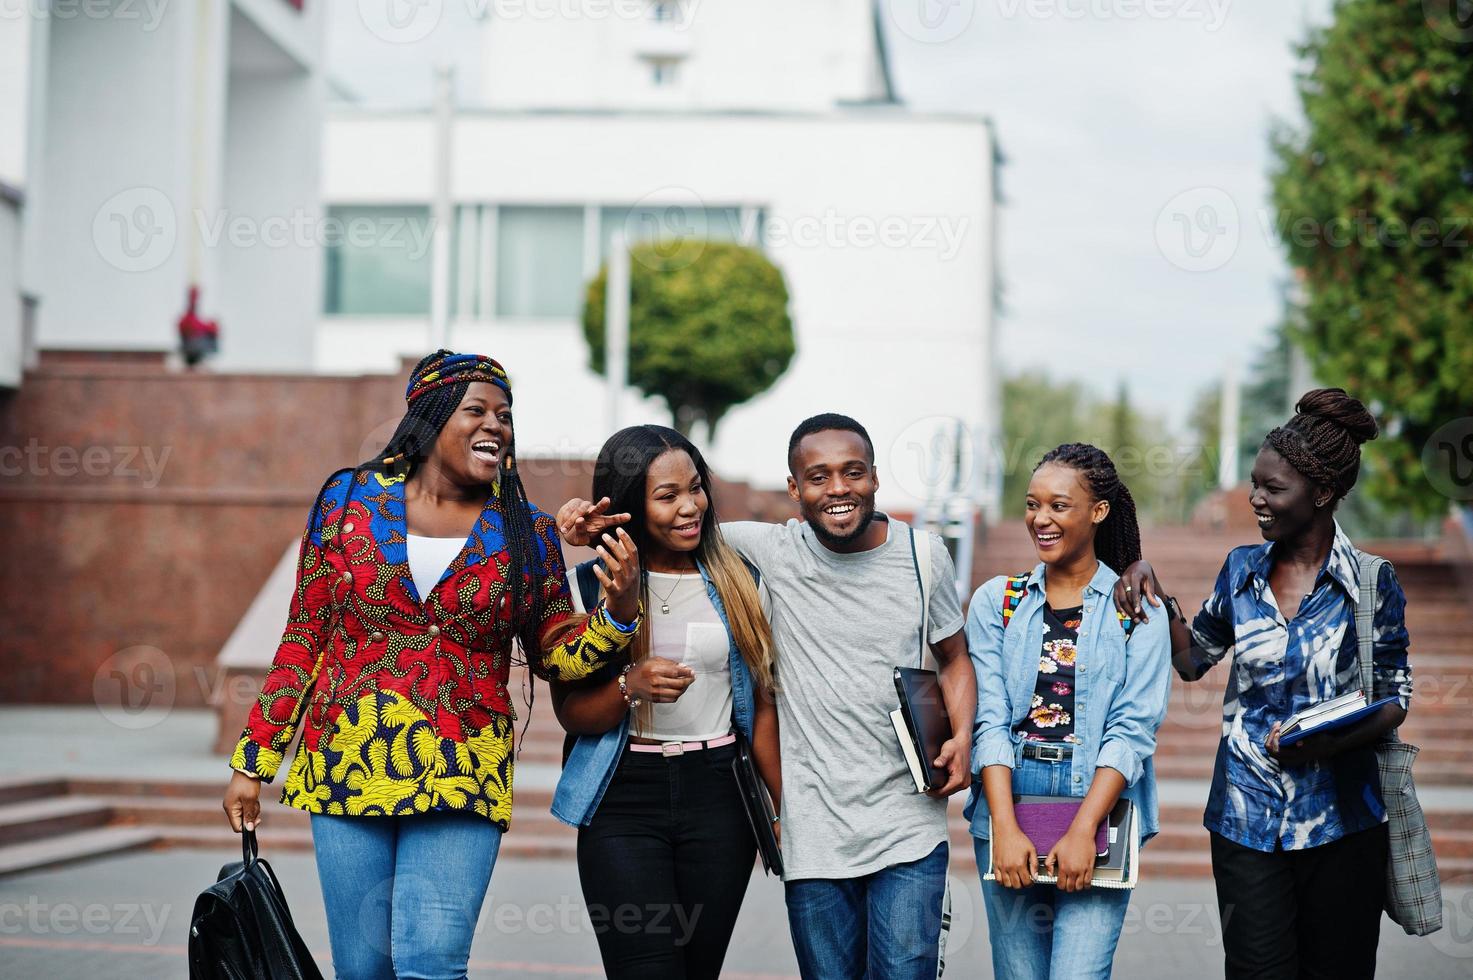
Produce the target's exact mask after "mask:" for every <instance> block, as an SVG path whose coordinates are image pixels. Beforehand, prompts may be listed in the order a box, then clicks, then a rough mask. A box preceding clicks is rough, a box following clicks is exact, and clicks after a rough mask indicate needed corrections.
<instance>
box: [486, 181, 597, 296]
mask: <svg viewBox="0 0 1473 980" xmlns="http://www.w3.org/2000/svg"><path fill="white" fill-rule="evenodd" d="M582 308H583V209H582V208H560V207H523V206H516V207H502V208H501V209H500V213H499V215H498V216H497V223H496V314H497V316H530V317H575V316H577V315H578V311H579V310H581V309H582Z"/></svg>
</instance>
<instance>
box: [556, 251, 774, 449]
mask: <svg viewBox="0 0 1473 980" xmlns="http://www.w3.org/2000/svg"><path fill="white" fill-rule="evenodd" d="M692 254H695V256H696V257H695V259H694V261H692V260H691V256H692ZM630 255H631V261H630V263H629V266H630V275H629V278H630V299H629V381H630V383H631V384H632V385H634V387H636V388H638V389H639V390H640V391H642V392H644V393H645V394H646V395H654V396H658V397H660V398H663V399H664V400H665V404H666V405H668V406H669V408H670V414H671V416H672V417H673V418H674V421H675V427H676V428H677V429H679V430H680V431H681V432H683V433H686V434H687V435H689V434H690V432H691V430H692V428H693V427H694V425H695V423H697V422H704V423H705V424H706V427H707V431H708V433H709V434H710V436H713V437H714V435H715V433H716V426H717V425H718V424H719V423H720V421H721V419H722V417H723V416H724V415H725V414H726V413H727V412H728V411H729V410H730V409H731V408H732V407H733V406H736V405H740V404H741V403H742V402H744V401H746V400H747V399H749V398H752V397H753V396H755V395H759V394H761V393H762V392H764V391H766V390H767V389H768V388H770V387H772V385H773V383H774V382H775V381H777V379H778V378H779V377H781V376H782V373H783V372H784V371H786V370H787V367H788V364H789V363H790V362H791V361H792V359H793V353H794V350H795V348H794V344H793V321H792V319H791V318H790V317H789V316H788V288H787V285H786V284H785V283H784V282H783V275H782V273H781V272H780V271H779V270H778V268H777V267H776V266H775V265H773V264H772V263H771V262H769V261H768V260H767V257H766V256H764V255H763V254H762V253H761V252H759V251H757V250H755V249H751V248H747V247H745V246H742V245H735V244H731V243H729V242H692V241H683V242H675V243H672V242H661V243H658V244H653V243H652V244H643V245H635V246H634V247H633V248H631V249H630ZM607 275H608V267H607V266H604V267H603V268H602V269H600V270H599V273H598V275H597V276H596V277H595V278H594V280H593V281H592V282H590V283H589V284H588V287H587V291H586V294H585V299H584V306H583V335H584V337H586V338H587V340H588V349H589V355H590V361H591V366H592V368H593V370H594V371H596V372H598V373H599V374H603V373H604V367H605V366H604V298H605V281H606V277H607Z"/></svg>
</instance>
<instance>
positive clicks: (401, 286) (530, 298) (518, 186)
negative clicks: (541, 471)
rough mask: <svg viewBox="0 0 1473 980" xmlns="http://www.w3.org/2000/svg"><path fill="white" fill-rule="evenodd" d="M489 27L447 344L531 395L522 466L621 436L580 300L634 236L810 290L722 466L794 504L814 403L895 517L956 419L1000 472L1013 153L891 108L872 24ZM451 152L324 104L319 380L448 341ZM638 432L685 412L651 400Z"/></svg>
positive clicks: (414, 117) (812, 19) (917, 491)
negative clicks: (1004, 283) (710, 248)
mask: <svg viewBox="0 0 1473 980" xmlns="http://www.w3.org/2000/svg"><path fill="white" fill-rule="evenodd" d="M549 9H556V10H558V11H561V13H559V14H558V15H556V16H547V15H546V13H547V11H548V10H549ZM489 10H490V16H489V17H488V18H487V20H486V21H485V22H484V24H483V25H482V27H481V29H482V30H483V32H484V50H485V52H486V55H485V60H484V65H483V66H482V68H481V70H482V73H483V77H484V91H483V93H482V98H481V99H480V104H478V105H475V106H472V107H469V108H466V109H463V110H461V111H460V112H459V113H458V115H457V116H456V118H455V120H454V123H453V124H452V127H451V152H450V158H449V175H450V176H449V195H450V197H451V199H452V201H453V204H454V208H455V214H456V221H455V229H454V230H455V242H456V246H455V248H454V250H453V256H454V257H453V259H452V265H453V269H452V276H451V279H452V282H453V285H452V287H451V290H450V292H451V296H450V307H451V311H452V313H451V322H450V327H449V338H448V339H449V345H450V346H452V347H455V348H457V349H470V350H477V351H484V352H488V353H491V354H493V355H494V356H496V357H498V358H499V359H501V360H502V361H503V362H504V363H505V364H506V365H507V367H508V370H510V371H511V372H512V373H513V375H514V376H515V378H516V380H517V381H518V382H519V386H518V388H517V407H518V441H519V443H520V444H521V446H522V449H523V452H528V451H532V452H538V453H542V454H553V453H558V454H569V453H592V452H595V451H596V450H597V448H598V446H599V444H600V443H601V442H602V440H603V438H604V436H605V435H607V432H608V425H607V419H606V418H605V417H604V414H603V408H602V405H603V398H602V390H603V381H602V379H601V378H599V377H598V376H596V375H594V374H593V373H591V372H590V371H589V370H588V368H587V364H588V351H587V346H586V343H585V341H584V339H583V335H582V330H581V326H580V322H579V315H580V307H581V301H582V286H583V284H584V283H585V282H586V281H587V280H588V279H589V278H591V277H592V276H593V275H594V274H595V273H596V272H597V270H598V268H599V266H600V264H601V262H602V260H603V258H604V256H605V255H606V253H607V249H608V244H609V241H610V239H611V237H612V235H613V233H614V231H615V230H616V229H623V230H625V231H626V233H627V234H628V235H630V236H631V237H639V236H641V235H648V234H651V233H652V231H651V230H652V229H663V230H671V229H675V230H683V231H685V232H687V233H694V234H696V235H701V234H702V233H704V235H705V236H706V237H711V238H729V239H738V240H742V241H746V242H749V243H752V244H756V245H760V246H761V247H762V248H763V249H764V250H765V252H766V254H767V255H768V256H769V257H770V258H771V259H772V260H773V261H774V262H775V263H776V264H777V265H778V267H779V268H781V269H782V271H783V273H784V275H785V277H786V279H787V283H788V288H789V291H790V294H791V313H792V316H793V320H794V325H795V330H796V335H797V348H798V352H797V356H796V357H795V358H794V360H793V363H792V365H791V366H790V367H789V369H788V371H787V373H786V374H785V375H784V376H783V377H782V379H780V380H779V382H778V383H777V384H776V385H775V386H774V387H773V388H772V389H771V390H770V391H768V392H767V393H765V394H764V395H761V396H759V397H758V398H756V399H754V400H752V401H751V402H748V403H747V404H745V405H742V406H739V407H738V408H736V409H734V410H733V411H732V412H731V413H730V414H729V415H727V417H726V418H725V420H724V421H723V422H722V424H721V428H720V430H719V431H718V433H717V439H716V442H715V445H714V446H712V447H710V448H711V452H710V456H711V459H712V463H713V465H715V466H716V467H717V468H718V469H719V470H720V471H721V472H722V473H724V474H725V475H727V476H730V477H733V478H740V479H748V480H750V481H752V482H753V483H755V484H757V485H759V486H779V485H781V484H782V482H783V479H784V477H785V475H786V467H785V464H784V454H785V449H786V439H787V434H788V433H789V432H790V431H791V429H792V427H793V426H794V425H795V424H796V423H797V422H799V421H800V420H802V419H803V418H805V417H807V416H809V415H812V414H815V413H818V412H821V411H838V412H844V413H847V414H851V415H853V416H855V417H856V418H858V419H859V420H860V421H861V422H863V423H864V424H865V425H866V426H867V427H868V428H869V430H870V432H871V435H872V436H873V437H874V440H875V443H876V448H877V452H878V456H879V465H880V467H881V481H882V488H883V489H882V492H881V499H882V503H884V504H885V505H886V506H892V507H909V506H915V505H917V504H918V503H920V502H921V499H922V498H923V497H925V496H926V495H927V493H928V489H929V488H930V487H931V486H932V485H933V484H934V483H935V482H936V481H935V478H934V476H933V477H932V478H927V477H925V476H923V475H922V473H921V472H920V471H921V469H923V468H924V467H923V464H922V462H921V461H922V460H923V459H930V460H931V461H932V462H934V461H935V459H936V456H937V452H936V448H937V446H936V444H935V443H934V439H935V438H936V434H937V432H938V431H941V430H944V431H953V430H954V429H955V426H954V424H952V425H949V426H948V425H947V424H946V423H945V420H953V419H959V420H961V421H962V422H963V423H964V424H965V426H966V431H967V432H968V433H969V434H970V440H969V443H970V445H969V447H968V448H969V449H972V450H973V451H974V454H973V460H982V461H985V460H988V459H991V458H993V457H994V456H995V454H996V450H997V447H998V445H999V442H1000V437H999V423H1000V412H999V400H1000V394H999V381H998V373H997V369H996V358H995V357H994V345H995V326H994V318H993V311H994V290H995V269H994V261H995V260H994V256H995V248H994V236H995V194H994V186H995V179H996V175H995V172H994V168H995V159H996V149H995V143H994V138H993V134H992V131H991V129H990V127H989V125H988V123H987V121H986V120H985V119H983V118H980V117H968V116H961V115H933V114H925V113H917V112H912V111H909V110H908V109H906V108H905V107H904V106H903V105H901V104H900V103H899V102H898V101H897V99H896V98H895V94H894V92H893V90H892V86H891V81H890V72H889V69H888V65H887V62H886V55H885V46H884V32H885V30H886V28H887V23H886V19H885V18H884V17H882V16H881V15H880V14H879V13H878V7H877V6H876V5H874V4H872V3H871V2H869V0H805V2H803V3H793V2H791V0H787V2H783V0H666V2H637V0H602V2H595V0H585V2H583V3H581V4H580V3H576V2H572V0H568V2H563V3H560V4H556V5H553V4H541V5H540V6H539V4H537V3H535V2H532V0H528V2H526V3H519V4H516V5H514V6H513V5H510V4H504V3H503V4H498V3H492V4H490V5H489ZM539 10H540V11H541V14H539V13H538V11H539ZM569 10H571V11H573V13H572V14H570V13H568V11H569ZM580 11H581V13H580ZM436 146H437V138H436V128H435V121H434V118H433V113H431V112H429V111H421V112H408V111H377V110H373V109H368V108H364V107H355V106H344V107H335V108H333V109H331V110H330V112H329V117H328V121H327V130H326V138H325V142H324V162H323V167H324V176H323V188H324V198H325V203H326V205H327V210H328V214H329V217H330V218H332V219H340V220H339V222H337V223H334V222H330V223H329V224H330V225H331V226H332V227H334V228H336V229H337V230H338V231H339V232H341V233H342V234H341V240H339V241H337V242H336V243H333V244H331V245H330V247H329V248H328V270H327V280H326V284H327V285H326V290H325V311H324V316H323V319H322V322H321V325H320V327H319V330H318V332H317V336H316V354H315V363H316V366H317V367H318V369H320V370H324V371H362V370H390V369H393V368H394V367H395V366H396V365H397V364H398V359H399V358H400V357H417V356H419V355H421V354H423V353H424V352H425V351H426V350H427V349H429V347H430V344H431V341H430V329H429V311H430V308H431V303H432V296H431V294H432V281H433V278H434V277H433V276H432V270H431V256H432V249H431V247H430V243H431V238H432V236H431V234H430V229H431V227H432V223H431V221H430V209H431V204H432V202H433V201H434V199H435V195H436V174H437V166H436V153H435V147H436ZM355 229H357V231H358V232H359V233H357V234H355ZM621 416H622V417H621V420H620V421H621V422H622V423H623V424H629V423H631V422H635V421H661V422H668V420H669V416H668V413H667V412H666V411H665V410H664V408H663V404H662V403H660V402H658V401H654V400H641V399H638V398H636V397H634V396H631V397H630V399H629V402H628V404H627V405H626V407H625V408H624V410H623V411H622V413H621ZM982 447H987V449H988V450H989V451H988V452H976V450H979V449H981V448H982ZM941 455H945V454H944V453H943V454H941ZM976 469H978V470H983V471H986V472H984V473H983V475H982V476H980V477H974V478H973V479H972V480H971V481H970V484H969V487H970V491H971V492H972V493H973V494H974V496H975V497H977V498H978V499H979V500H980V501H981V502H984V503H987V502H990V500H991V498H992V493H993V491H992V489H991V488H992V486H993V484H994V482H995V481H994V480H993V479H992V468H991V467H988V466H986V464H985V462H981V463H977V464H976Z"/></svg>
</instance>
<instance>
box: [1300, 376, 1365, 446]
mask: <svg viewBox="0 0 1473 980" xmlns="http://www.w3.org/2000/svg"><path fill="white" fill-rule="evenodd" d="M1294 411H1296V412H1298V413H1299V414H1300V415H1306V416H1310V417H1312V418H1316V419H1324V420H1325V421H1327V422H1332V423H1334V424H1335V425H1337V426H1339V427H1340V428H1342V429H1344V430H1345V432H1346V434H1347V435H1349V436H1350V438H1351V439H1354V440H1355V442H1356V445H1360V444H1361V443H1365V442H1370V441H1371V440H1372V439H1374V438H1376V434H1377V432H1378V430H1377V428H1376V420H1375V418H1374V417H1373V416H1372V415H1371V413H1370V411H1369V410H1367V409H1366V406H1365V405H1364V404H1362V403H1361V401H1360V399H1358V398H1352V397H1351V396H1350V395H1348V394H1346V392H1345V389H1344V388H1316V389H1315V390H1314V391H1309V392H1305V394H1304V397H1302V398H1300V399H1299V404H1297V405H1295V406H1294Z"/></svg>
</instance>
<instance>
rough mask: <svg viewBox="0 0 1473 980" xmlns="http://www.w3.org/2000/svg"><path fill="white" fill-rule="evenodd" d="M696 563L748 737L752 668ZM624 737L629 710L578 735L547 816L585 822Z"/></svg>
mask: <svg viewBox="0 0 1473 980" xmlns="http://www.w3.org/2000/svg"><path fill="white" fill-rule="evenodd" d="M696 567H697V568H699V569H700V572H701V581H703V582H705V583H706V595H707V596H708V597H710V599H711V605H713V606H715V607H716V615H717V616H719V617H720V618H721V625H722V626H724V627H726V638H727V642H728V650H727V655H728V657H729V659H730V663H731V704H732V714H733V715H734V716H735V718H736V724H737V728H739V729H740V730H741V732H742V734H743V735H745V736H746V737H747V740H748V741H751V738H752V718H753V716H754V714H755V712H756V701H755V687H754V685H753V683H752V672H751V671H750V670H749V669H748V668H747V662H746V660H744V659H743V658H742V652H741V650H739V649H737V645H736V641H735V640H734V639H732V635H731V623H729V622H728V621H727V618H726V607H725V606H723V605H722V604H721V596H719V595H717V593H716V585H715V583H713V582H712V581H711V576H710V574H708V573H707V571H706V568H705V566H704V565H701V564H700V563H699V562H698V563H697V566H696ZM641 628H642V629H652V628H654V623H653V621H652V620H650V619H649V618H646V619H645V622H644V625H643V627H641ZM628 741H629V714H628V712H626V713H625V714H624V717H623V718H622V719H621V720H620V722H619V724H618V725H616V726H615V727H613V728H611V729H609V730H608V731H606V732H604V733H603V734H602V735H579V736H578V739H577V741H576V742H575V743H574V744H573V751H572V752H571V753H569V755H568V761H567V762H566V763H565V764H564V765H563V774H562V776H561V777H560V778H559V779H558V782H557V790H556V792H555V793H554V794H553V797H552V815H553V816H554V817H556V818H557V819H559V820H561V821H562V822H563V823H565V824H568V825H570V826H573V827H586V826H588V824H590V823H591V822H592V821H593V815H594V813H595V812H596V811H597V810H598V805H599V803H600V802H601V801H602V800H603V798H604V792H605V791H607V790H608V788H609V783H610V782H612V781H613V779H614V771H615V770H617V769H618V768H619V759H620V758H621V757H622V756H623V754H624V746H625V744H626V743H628Z"/></svg>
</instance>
